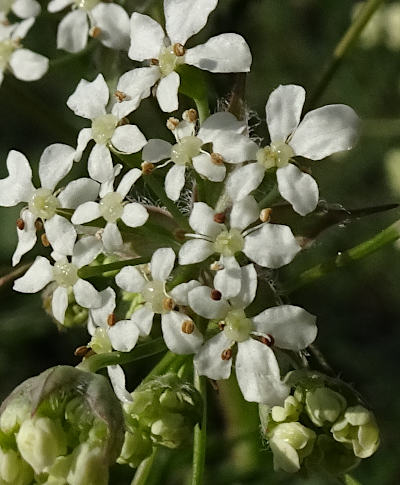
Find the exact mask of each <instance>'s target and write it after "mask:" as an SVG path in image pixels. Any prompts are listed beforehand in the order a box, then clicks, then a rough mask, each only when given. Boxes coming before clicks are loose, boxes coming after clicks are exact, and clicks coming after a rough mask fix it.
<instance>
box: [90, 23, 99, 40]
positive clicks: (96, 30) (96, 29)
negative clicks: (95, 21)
mask: <svg viewBox="0 0 400 485" xmlns="http://www.w3.org/2000/svg"><path fill="white" fill-rule="evenodd" d="M100 34H101V29H100V27H96V26H94V27H92V28H91V29H90V30H89V36H90V37H93V39H96V38H97V37H98V36H99V35H100Z"/></svg>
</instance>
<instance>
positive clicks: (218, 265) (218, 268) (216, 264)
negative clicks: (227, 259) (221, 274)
mask: <svg viewBox="0 0 400 485" xmlns="http://www.w3.org/2000/svg"><path fill="white" fill-rule="evenodd" d="M221 269H224V265H223V264H222V263H220V262H219V261H214V262H213V263H211V264H210V270H211V271H221Z"/></svg>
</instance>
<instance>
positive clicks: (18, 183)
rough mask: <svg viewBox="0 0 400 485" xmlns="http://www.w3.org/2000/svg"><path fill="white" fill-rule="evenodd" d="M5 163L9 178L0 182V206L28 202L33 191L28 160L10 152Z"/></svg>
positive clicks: (19, 154)
mask: <svg viewBox="0 0 400 485" xmlns="http://www.w3.org/2000/svg"><path fill="white" fill-rule="evenodd" d="M6 163H7V169H8V172H9V176H8V177H6V178H4V179H1V180H0V205H1V206H3V207H12V206H13V205H17V204H19V202H28V201H29V199H30V198H31V195H32V193H33V191H34V190H35V188H34V187H33V185H32V170H31V166H30V165H29V162H28V160H27V159H26V157H25V155H23V154H22V153H20V152H17V151H16V150H11V151H10V152H9V154H8V156H7V161H6Z"/></svg>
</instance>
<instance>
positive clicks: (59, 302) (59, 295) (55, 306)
mask: <svg viewBox="0 0 400 485" xmlns="http://www.w3.org/2000/svg"><path fill="white" fill-rule="evenodd" d="M67 307H68V291H67V288H64V287H62V286H59V287H58V288H56V289H55V290H54V293H53V296H52V299H51V310H52V312H53V316H54V318H55V319H56V320H57V321H58V322H60V323H62V324H63V323H64V318H65V311H66V310H67Z"/></svg>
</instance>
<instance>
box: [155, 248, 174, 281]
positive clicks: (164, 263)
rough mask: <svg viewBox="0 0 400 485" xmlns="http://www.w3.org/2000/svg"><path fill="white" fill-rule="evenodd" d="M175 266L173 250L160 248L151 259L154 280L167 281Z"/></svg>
mask: <svg viewBox="0 0 400 485" xmlns="http://www.w3.org/2000/svg"><path fill="white" fill-rule="evenodd" d="M174 264H175V253H174V251H173V250H172V249H171V248H160V249H157V251H156V252H155V253H154V254H153V256H152V258H151V263H150V268H151V276H152V277H153V280H159V281H167V279H168V277H169V275H170V274H171V271H172V270H173V268H174Z"/></svg>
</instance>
